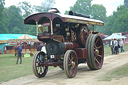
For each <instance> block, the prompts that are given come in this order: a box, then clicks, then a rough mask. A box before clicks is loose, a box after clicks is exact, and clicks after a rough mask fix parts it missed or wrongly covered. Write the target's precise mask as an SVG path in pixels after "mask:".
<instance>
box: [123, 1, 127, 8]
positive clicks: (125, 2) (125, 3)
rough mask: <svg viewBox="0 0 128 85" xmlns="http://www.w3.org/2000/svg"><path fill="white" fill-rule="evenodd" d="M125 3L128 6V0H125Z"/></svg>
mask: <svg viewBox="0 0 128 85" xmlns="http://www.w3.org/2000/svg"><path fill="white" fill-rule="evenodd" d="M124 5H125V6H126V7H127V8H128V0H124Z"/></svg>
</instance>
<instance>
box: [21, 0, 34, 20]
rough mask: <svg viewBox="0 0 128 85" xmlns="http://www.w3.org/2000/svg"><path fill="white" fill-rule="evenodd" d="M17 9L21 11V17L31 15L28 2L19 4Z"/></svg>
mask: <svg viewBox="0 0 128 85" xmlns="http://www.w3.org/2000/svg"><path fill="white" fill-rule="evenodd" d="M19 8H20V9H21V10H22V14H23V17H24V18H26V17H27V16H29V15H30V14H32V12H33V11H32V6H31V4H30V3H29V2H26V1H24V2H20V3H19Z"/></svg>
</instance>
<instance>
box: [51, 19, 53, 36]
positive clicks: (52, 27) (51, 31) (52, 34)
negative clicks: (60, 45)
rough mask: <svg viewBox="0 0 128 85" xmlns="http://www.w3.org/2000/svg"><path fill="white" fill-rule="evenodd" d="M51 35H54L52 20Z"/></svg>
mask: <svg viewBox="0 0 128 85" xmlns="http://www.w3.org/2000/svg"><path fill="white" fill-rule="evenodd" d="M51 35H53V27H52V21H51Z"/></svg>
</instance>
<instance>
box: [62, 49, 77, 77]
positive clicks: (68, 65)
mask: <svg viewBox="0 0 128 85" xmlns="http://www.w3.org/2000/svg"><path fill="white" fill-rule="evenodd" d="M63 65H64V71H65V73H66V75H67V77H69V78H72V77H75V76H76V73H77V69H78V58H77V55H76V52H75V51H74V50H67V51H66V53H65V55H64V61H63Z"/></svg>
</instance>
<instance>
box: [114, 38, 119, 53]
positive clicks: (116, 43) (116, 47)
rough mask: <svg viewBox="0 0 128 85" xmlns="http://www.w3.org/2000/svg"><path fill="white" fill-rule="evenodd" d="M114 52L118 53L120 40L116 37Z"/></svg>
mask: <svg viewBox="0 0 128 85" xmlns="http://www.w3.org/2000/svg"><path fill="white" fill-rule="evenodd" d="M114 53H115V54H117V53H118V41H117V40H116V39H114Z"/></svg>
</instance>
